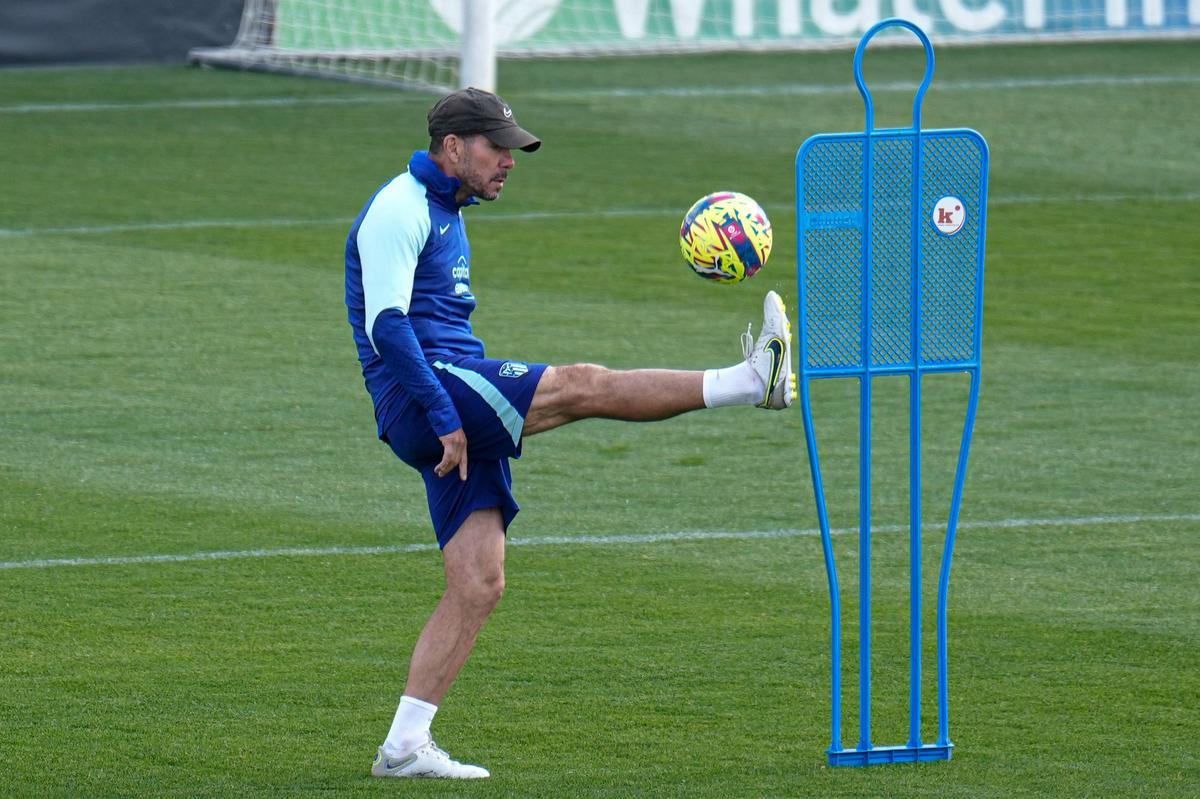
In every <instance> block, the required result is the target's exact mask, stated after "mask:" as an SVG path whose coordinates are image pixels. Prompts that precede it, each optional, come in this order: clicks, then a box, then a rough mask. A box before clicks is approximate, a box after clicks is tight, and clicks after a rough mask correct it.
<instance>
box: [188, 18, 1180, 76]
mask: <svg viewBox="0 0 1200 799" xmlns="http://www.w3.org/2000/svg"><path fill="white" fill-rule="evenodd" d="M889 16H897V17H903V18H905V19H908V20H911V21H912V22H915V23H916V24H917V25H918V26H920V27H921V28H922V29H924V30H925V31H926V32H927V33H929V35H930V37H931V38H932V39H933V40H934V41H935V43H942V42H963V41H1027V40H1038V39H1052V40H1053V39H1095V38H1120V37H1131V36H1132V37H1142V38H1145V37H1161V36H1198V35H1200V0H247V2H246V7H245V11H244V12H243V15H242V22H241V26H240V28H239V30H238V34H237V38H236V40H235V41H234V42H233V44H232V45H230V46H229V47H222V48H205V49H199V50H193V51H192V53H191V58H192V60H193V61H194V62H199V63H204V64H211V65H214V66H229V67H237V68H242V69H258V70H269V71H280V72H289V73H296V74H302V75H315V76H320V77H331V78H343V79H348V80H358V81H367V82H377V83H386V84H394V85H400V86H407V87H412V88H418V89H428V90H446V89H452V88H458V87H460V86H465V85H474V86H479V87H481V88H494V83H495V69H496V67H495V64H496V59H497V57H500V58H528V57H561V56H579V55H601V54H621V53H649V52H687V51H691V52H703V51H712V50H768V49H811V48H824V47H841V46H845V45H852V44H854V43H855V42H857V41H858V37H859V36H861V35H862V33H863V32H865V31H866V30H867V29H868V28H870V27H871V26H872V25H873V24H875V23H876V22H878V21H879V20H881V19H883V18H885V17H889ZM897 36H898V37H899V38H901V39H905V40H906V36H905V34H904V33H903V32H900V33H898V34H897Z"/></svg>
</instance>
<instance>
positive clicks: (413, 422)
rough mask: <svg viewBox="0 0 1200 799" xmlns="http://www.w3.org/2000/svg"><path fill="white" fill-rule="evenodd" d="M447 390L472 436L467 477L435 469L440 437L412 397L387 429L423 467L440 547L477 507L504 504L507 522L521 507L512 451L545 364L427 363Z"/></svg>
mask: <svg viewBox="0 0 1200 799" xmlns="http://www.w3.org/2000/svg"><path fill="white" fill-rule="evenodd" d="M430 366H432V367H433V373H434V374H435V375H436V376H437V378H438V380H440V381H441V383H442V387H443V388H445V389H446V393H447V394H449V395H450V399H451V400H452V401H453V402H454V407H455V409H456V410H457V411H458V415H459V417H460V418H461V419H462V423H463V432H464V433H465V434H466V436H467V479H466V480H465V481H463V480H460V479H459V478H458V469H454V470H452V471H451V472H450V473H449V474H447V475H446V476H445V477H438V476H437V475H436V474H434V471H433V469H434V467H435V466H437V465H438V463H440V462H441V460H442V442H441V440H440V439H439V438H438V437H437V434H435V433H434V432H433V428H432V427H431V426H430V425H429V420H428V418H426V416H425V410H424V409H423V408H421V407H420V406H419V405H417V403H415V402H410V403H409V404H408V406H407V407H406V408H404V409H403V410H402V411H401V413H400V414H399V415H398V416H397V417H396V419H395V420H393V421H392V422H391V423H390V424H389V425H388V427H387V429H386V430H385V431H384V440H385V441H387V443H388V445H389V446H391V448H392V451H393V452H395V453H396V455H397V456H398V457H399V458H400V460H402V461H404V462H405V463H407V464H408V465H409V466H411V467H413V468H414V469H416V470H417V471H419V472H420V473H421V476H422V477H423V478H424V479H425V492H426V495H427V496H428V499H429V516H430V518H431V519H432V520H433V528H434V531H435V532H436V533H437V540H438V546H441V547H444V546H446V542H448V541H449V540H450V539H451V538H452V537H453V536H454V534H455V533H456V532H458V528H459V527H461V526H462V523H463V522H464V521H466V518H467V517H468V516H470V515H471V513H472V512H474V511H477V510H482V509H484V508H499V509H500V512H501V514H502V515H503V517H504V527H505V529H507V528H508V525H509V523H511V522H512V520H513V517H515V516H516V515H517V511H518V510H520V507H519V506H518V505H517V501H516V499H515V498H514V497H513V494H512V472H511V471H510V470H509V467H508V459H509V458H519V457H521V432H522V430H523V429H524V427H525V416H526V414H528V413H529V406H530V405H531V404H533V394H534V392H535V391H536V390H537V386H538V382H539V381H540V380H541V379H542V373H543V372H545V371H546V364H537V363H528V364H527V363H524V362H523V361H500V360H496V359H493V358H472V357H467V356H458V357H454V358H446V359H440V360H434V361H431V362H430Z"/></svg>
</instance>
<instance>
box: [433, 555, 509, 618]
mask: <svg viewBox="0 0 1200 799" xmlns="http://www.w3.org/2000/svg"><path fill="white" fill-rule="evenodd" d="M446 590H447V591H448V592H450V593H452V594H453V595H454V596H455V598H457V599H458V601H459V602H461V603H463V604H464V605H466V606H468V607H470V608H471V609H472V610H474V611H476V612H478V613H483V614H486V613H490V612H491V611H492V610H493V609H494V608H495V607H496V605H498V604H500V599H501V597H503V596H504V568H503V567H502V566H497V567H494V568H488V569H481V570H472V571H469V572H460V573H458V574H455V575H453V576H452V577H449V578H448V579H447V582H446Z"/></svg>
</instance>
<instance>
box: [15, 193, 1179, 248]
mask: <svg viewBox="0 0 1200 799" xmlns="http://www.w3.org/2000/svg"><path fill="white" fill-rule="evenodd" d="M1197 201H1200V192H1195V191H1189V192H1178V193H1174V194H1170V193H1153V192H1149V193H1145V194H1135V193H1112V194H1064V195H1041V196H1039V195H1033V194H1029V195H1009V196H999V197H989V198H988V205H989V206H991V205H1048V204H1054V205H1059V204H1070V203H1129V202H1166V203H1176V202H1179V203H1190V202H1197ZM764 207H766V208H768V209H770V210H771V212H772V213H785V212H788V211H791V210H792V206H791V205H789V204H787V203H765V204H764ZM679 213H680V211H679V209H678V208H597V209H595V210H581V211H514V212H505V211H497V212H489V213H483V214H479V215H477V216H475V217H473V218H472V220H471V221H472V222H525V221H530V220H541V219H547V220H554V219H595V218H598V217H648V216H678V215H679ZM352 221H354V220H353V218H352V217H348V216H347V217H326V218H323V219H181V220H177V221H174V222H130V223H127V224H118V225H75V226H70V227H26V228H0V238H5V237H31V236H95V235H103V234H106V233H141V232H154V231H171V230H208V229H214V228H271V227H321V226H332V225H346V226H348V225H349V224H350V223H351V222H352Z"/></svg>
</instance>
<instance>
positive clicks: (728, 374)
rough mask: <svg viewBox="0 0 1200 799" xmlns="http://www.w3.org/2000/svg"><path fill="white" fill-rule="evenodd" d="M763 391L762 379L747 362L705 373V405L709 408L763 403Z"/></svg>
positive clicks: (709, 370)
mask: <svg viewBox="0 0 1200 799" xmlns="http://www.w3.org/2000/svg"><path fill="white" fill-rule="evenodd" d="M763 390H764V387H763V382H762V379H761V378H760V377H759V376H758V372H755V371H754V367H753V366H751V365H750V364H749V363H748V362H747V361H742V362H741V363H739V364H738V365H737V366H730V367H727V368H725V369H706V370H705V372H704V405H705V407H707V408H721V407H723V406H726V405H756V404H757V403H759V402H762V398H763Z"/></svg>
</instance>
